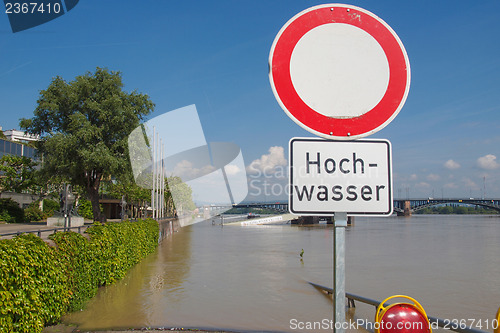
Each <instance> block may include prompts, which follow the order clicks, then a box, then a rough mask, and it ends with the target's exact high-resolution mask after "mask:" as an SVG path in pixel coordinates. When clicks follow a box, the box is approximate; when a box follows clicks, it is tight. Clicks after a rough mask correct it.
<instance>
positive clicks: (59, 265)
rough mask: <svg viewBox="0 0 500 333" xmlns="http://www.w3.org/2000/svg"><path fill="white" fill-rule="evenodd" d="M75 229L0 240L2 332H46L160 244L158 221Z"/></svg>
mask: <svg viewBox="0 0 500 333" xmlns="http://www.w3.org/2000/svg"><path fill="white" fill-rule="evenodd" d="M87 232H88V234H89V235H90V239H87V238H85V237H84V236H82V235H80V234H77V233H74V232H60V233H56V234H53V235H51V237H50V238H51V239H52V240H53V241H54V242H55V243H56V244H57V247H55V248H54V247H51V246H49V245H47V243H45V242H44V241H42V240H40V239H39V238H38V237H36V236H34V235H21V236H18V237H16V238H14V239H12V240H0V332H2V333H3V332H41V331H42V329H43V327H44V326H45V325H51V324H54V323H57V322H58V321H59V320H60V318H61V316H62V314H64V313H65V312H67V311H75V310H78V309H81V308H82V307H83V306H84V305H85V303H86V301H87V300H89V299H90V298H92V297H93V296H95V294H96V292H97V288H98V287H99V286H104V285H107V284H111V283H113V282H115V281H117V280H119V279H121V278H122V277H123V276H125V274H126V273H127V271H128V270H129V269H130V268H131V267H132V266H133V265H135V264H136V263H137V262H139V261H140V260H141V259H142V258H144V257H145V256H147V255H148V254H150V253H152V252H153V251H154V250H155V248H156V246H157V245H158V223H157V222H156V221H154V220H144V221H138V222H122V223H120V222H116V223H107V224H105V225H101V224H97V223H96V224H95V225H94V226H92V227H91V228H89V229H88V230H87Z"/></svg>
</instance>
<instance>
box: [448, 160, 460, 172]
mask: <svg viewBox="0 0 500 333" xmlns="http://www.w3.org/2000/svg"><path fill="white" fill-rule="evenodd" d="M444 167H445V168H446V169H449V170H456V169H458V168H460V164H458V163H457V162H455V161H454V160H448V161H446V162H445V163H444Z"/></svg>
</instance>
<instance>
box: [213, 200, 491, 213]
mask: <svg viewBox="0 0 500 333" xmlns="http://www.w3.org/2000/svg"><path fill="white" fill-rule="evenodd" d="M451 203H452V204H459V205H474V206H481V207H484V208H489V209H493V210H496V211H497V212H499V213H500V199H492V198H488V199H475V198H441V199H436V198H425V199H394V213H396V214H398V215H401V216H410V215H411V214H412V213H414V212H417V211H419V210H421V209H424V208H427V207H432V206H439V205H444V204H451ZM216 207H218V206H216ZM232 207H233V208H267V209H273V210H276V211H277V212H287V211H288V202H255V203H241V204H237V205H233V206H232Z"/></svg>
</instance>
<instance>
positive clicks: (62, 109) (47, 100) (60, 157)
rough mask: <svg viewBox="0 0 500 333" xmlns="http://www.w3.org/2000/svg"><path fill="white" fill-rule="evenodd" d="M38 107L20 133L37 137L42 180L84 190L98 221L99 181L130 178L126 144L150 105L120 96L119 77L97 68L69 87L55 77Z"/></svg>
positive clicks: (135, 96)
mask: <svg viewBox="0 0 500 333" xmlns="http://www.w3.org/2000/svg"><path fill="white" fill-rule="evenodd" d="M37 103H38V105H37V108H36V109H35V111H34V117H33V118H31V119H21V121H20V127H21V128H22V129H24V130H26V131H27V132H28V133H31V134H38V135H40V136H41V140H40V141H39V142H38V152H39V153H40V154H43V156H44V163H43V167H42V172H43V174H44V175H45V177H46V178H47V179H51V178H54V177H59V178H66V179H67V180H69V181H70V182H71V184H72V185H75V186H76V185H79V186H81V187H82V188H84V189H85V191H86V194H87V197H88V198H89V199H90V201H91V202H92V208H93V214H94V219H95V220H99V218H100V211H99V187H100V182H101V179H103V178H107V177H109V176H111V175H113V174H122V173H128V172H130V169H131V167H130V161H129V158H128V145H127V138H128V135H129V134H130V133H131V132H132V130H133V129H135V128H136V127H137V126H139V124H140V122H141V121H142V120H143V118H144V117H145V116H146V115H148V114H149V113H150V112H151V111H153V109H154V104H153V102H152V101H151V100H150V98H149V96H147V95H145V94H140V93H137V92H136V91H133V92H131V93H127V92H125V91H123V82H122V77H121V73H120V72H114V71H109V70H108V69H105V68H104V69H103V68H99V67H98V68H96V70H95V72H94V73H92V72H87V73H85V74H84V75H80V76H77V77H76V78H75V79H74V80H73V81H71V82H66V81H65V80H64V79H63V78H61V77H59V76H57V77H55V78H54V79H53V80H52V82H51V83H50V85H49V87H48V88H47V89H45V90H42V91H40V96H39V98H38V101H37Z"/></svg>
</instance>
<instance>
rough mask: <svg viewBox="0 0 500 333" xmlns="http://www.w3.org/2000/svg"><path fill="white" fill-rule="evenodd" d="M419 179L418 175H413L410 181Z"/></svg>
mask: <svg viewBox="0 0 500 333" xmlns="http://www.w3.org/2000/svg"><path fill="white" fill-rule="evenodd" d="M417 179H418V177H417V175H416V174H412V175H411V176H410V180H417Z"/></svg>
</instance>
